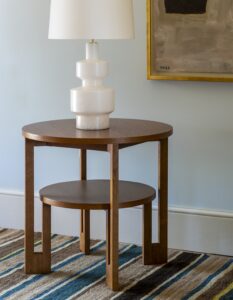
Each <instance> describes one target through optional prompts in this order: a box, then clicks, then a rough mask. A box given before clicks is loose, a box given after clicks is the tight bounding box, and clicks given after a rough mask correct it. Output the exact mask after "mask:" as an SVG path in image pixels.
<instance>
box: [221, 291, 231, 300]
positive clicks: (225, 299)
mask: <svg viewBox="0 0 233 300" xmlns="http://www.w3.org/2000/svg"><path fill="white" fill-rule="evenodd" d="M232 299H233V290H231V291H229V292H228V293H226V294H225V295H223V296H222V297H221V298H220V300H232Z"/></svg>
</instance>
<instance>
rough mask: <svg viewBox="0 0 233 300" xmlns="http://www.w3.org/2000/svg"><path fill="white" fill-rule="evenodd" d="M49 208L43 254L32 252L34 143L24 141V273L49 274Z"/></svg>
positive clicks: (45, 216)
mask: <svg viewBox="0 0 233 300" xmlns="http://www.w3.org/2000/svg"><path fill="white" fill-rule="evenodd" d="M49 212H50V208H49V209H48V208H46V209H45V211H43V237H42V240H43V241H42V243H43V251H45V252H44V253H43V252H38V253H36V252H34V143H33V141H31V140H27V139H26V140H25V272H26V273H27V274H41V273H48V272H50V255H51V254H49V252H50V246H49V243H50V242H49V240H50V217H49V216H50V214H49Z"/></svg>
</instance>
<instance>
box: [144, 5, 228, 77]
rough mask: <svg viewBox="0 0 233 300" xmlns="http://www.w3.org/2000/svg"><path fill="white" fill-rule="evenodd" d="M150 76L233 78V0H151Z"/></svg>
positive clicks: (149, 36)
mask: <svg viewBox="0 0 233 300" xmlns="http://www.w3.org/2000/svg"><path fill="white" fill-rule="evenodd" d="M148 78H149V79H178V80H213V81H233V0H148Z"/></svg>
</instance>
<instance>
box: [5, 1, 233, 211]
mask: <svg viewBox="0 0 233 300" xmlns="http://www.w3.org/2000/svg"><path fill="white" fill-rule="evenodd" d="M145 2H146V1H145V0H135V1H134V3H135V20H136V39H135V41H105V42H102V43H101V52H102V57H103V58H105V59H107V60H109V61H110V62H111V75H110V77H109V79H108V80H107V82H108V84H109V85H111V86H113V87H115V89H116V91H117V103H116V111H115V113H114V116H116V117H127V118H140V119H150V120H158V121H164V122H168V123H170V124H172V125H173V126H174V136H173V137H172V138H171V140H170V170H169V171H170V183H169V201H170V204H171V205H174V206H184V207H193V208H208V209H220V210H233V201H232V200H233V197H232V195H233V184H232V183H233V121H232V120H233V84H227V83H195V82H172V81H167V82H156V81H147V80H146V5H145ZM48 18H49V1H48V0H43V1H41V0H20V1H19V0H0V104H1V105H0V141H1V142H0V143H1V147H0V171H1V173H0V190H1V191H3V190H4V191H9V192H10V191H14V190H16V191H23V186H24V164H23V160H24V154H23V146H24V144H23V139H22V137H21V127H22V126H23V125H24V124H27V123H31V122H37V121H41V120H47V119H60V118H70V117H72V114H71V113H70V111H69V89H70V88H72V87H75V86H77V85H79V82H78V80H77V79H76V78H75V62H76V61H77V60H80V59H82V58H83V56H84V42H82V41H73V42H72V41H49V40H48V39H47V31H48ZM155 150H156V148H155V146H154V145H153V144H148V145H141V146H138V147H135V148H134V149H133V148H132V149H130V150H129V149H127V150H124V151H122V153H121V178H124V179H132V180H138V181H142V182H146V183H149V184H154V182H155V181H156V175H155V167H156V162H155V153H156V152H155ZM36 153H37V155H36V157H37V162H36V171H37V174H36V189H38V188H39V187H41V186H43V185H44V184H48V183H52V182H56V181H61V180H70V179H74V178H77V176H78V153H77V151H75V150H64V149H40V150H37V152H36ZM107 158H108V156H107V154H99V153H91V154H90V163H89V166H88V169H89V176H90V177H91V178H95V177H100V178H102V177H106V176H108V160H107ZM152 162H153V163H152Z"/></svg>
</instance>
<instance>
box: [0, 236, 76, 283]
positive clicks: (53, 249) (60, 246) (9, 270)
mask: <svg viewBox="0 0 233 300" xmlns="http://www.w3.org/2000/svg"><path fill="white" fill-rule="evenodd" d="M56 236H57V235H54V236H52V238H51V239H53V238H55V237H56ZM78 240H79V238H77V237H74V238H72V239H70V240H69V241H66V242H64V243H62V244H61V245H59V246H57V247H54V248H52V253H53V252H54V251H56V250H58V249H60V248H63V247H65V246H67V245H69V244H71V243H73V242H75V241H78ZM40 244H41V241H39V242H38V243H37V246H38V245H40ZM22 251H24V250H22ZM15 255H16V254H15ZM23 266H24V263H18V264H16V265H15V266H14V267H12V268H10V269H8V270H6V271H4V272H2V273H0V278H1V277H2V276H4V275H6V274H7V273H10V272H11V271H13V270H15V271H16V270H17V269H20V268H23Z"/></svg>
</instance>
